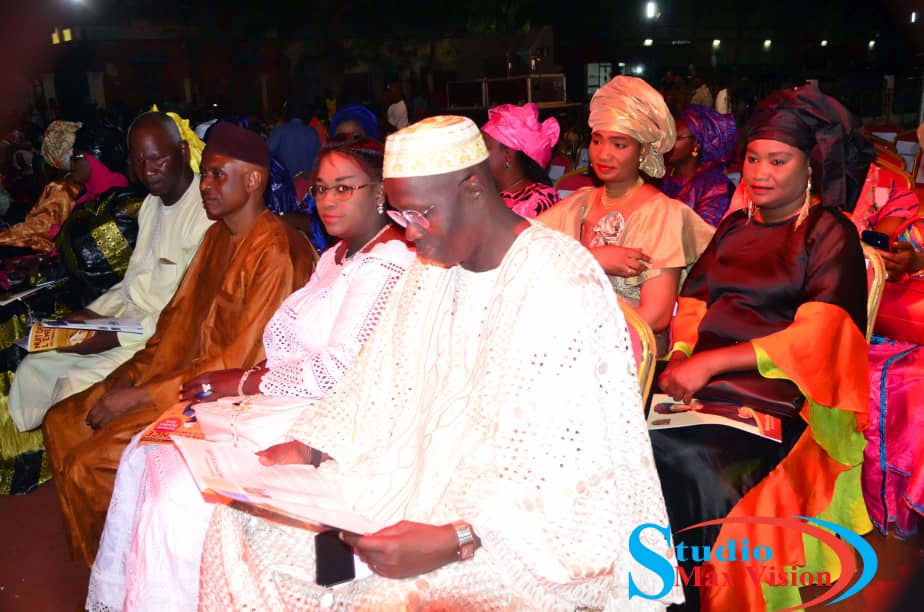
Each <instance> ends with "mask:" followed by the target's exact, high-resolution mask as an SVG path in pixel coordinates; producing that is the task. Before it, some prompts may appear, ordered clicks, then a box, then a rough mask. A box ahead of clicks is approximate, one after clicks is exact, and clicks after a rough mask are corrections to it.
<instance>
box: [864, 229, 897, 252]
mask: <svg viewBox="0 0 924 612" xmlns="http://www.w3.org/2000/svg"><path fill="white" fill-rule="evenodd" d="M860 240H862V241H863V242H865V243H866V244H868V245H870V246H871V247H874V248H877V249H879V250H880V251H888V250H891V245H889V235H888V234H883V233H882V232H874V231H873V230H863V233H862V234H861V235H860Z"/></svg>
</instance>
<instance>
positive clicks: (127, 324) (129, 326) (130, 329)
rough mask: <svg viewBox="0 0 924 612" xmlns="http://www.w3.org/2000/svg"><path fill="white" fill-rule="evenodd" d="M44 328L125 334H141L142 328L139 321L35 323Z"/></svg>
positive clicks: (106, 320) (95, 320)
mask: <svg viewBox="0 0 924 612" xmlns="http://www.w3.org/2000/svg"><path fill="white" fill-rule="evenodd" d="M36 325H42V326H44V327H54V328H59V329H90V330H93V331H112V332H121V333H126V334H143V333H144V327H143V326H142V325H141V321H137V320H135V319H107V318H100V319H84V320H83V321H65V320H64V319H56V320H53V321H50V320H49V321H42V322H41V323H36Z"/></svg>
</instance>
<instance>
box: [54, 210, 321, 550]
mask: <svg viewBox="0 0 924 612" xmlns="http://www.w3.org/2000/svg"><path fill="white" fill-rule="evenodd" d="M308 244H309V243H308V241H307V240H306V239H305V238H304V237H303V236H301V235H300V234H298V233H297V232H295V231H294V230H292V229H290V228H288V227H287V226H286V225H285V224H283V222H282V221H280V220H279V219H278V218H277V217H276V216H274V215H273V214H272V213H270V212H269V211H265V212H263V213H262V214H261V215H260V217H259V218H258V219H257V222H256V224H255V225H254V227H253V228H252V229H251V230H250V232H248V233H247V234H246V235H243V236H233V235H232V234H231V233H230V232H229V231H228V229H227V226H226V225H225V224H224V223H215V224H214V225H213V226H212V227H211V228H210V229H209V231H208V232H207V233H206V235H205V238H204V239H203V241H202V244H201V245H200V247H199V250H198V252H197V253H196V256H195V258H194V259H193V261H192V263H191V264H190V265H189V268H188V270H187V271H186V274H185V276H184V277H183V280H182V282H181V283H180V287H179V289H177V292H176V294H175V295H174V296H173V299H171V300H170V303H168V304H167V306H166V307H165V308H164V310H163V311H162V313H161V315H160V319H159V320H158V322H157V329H156V331H155V332H154V335H153V336H152V337H151V339H150V340H149V341H148V343H147V345H146V346H145V348H144V349H142V350H141V351H139V352H138V353H136V354H135V355H134V356H133V357H132V358H131V359H130V360H129V361H127V362H126V363H125V364H123V365H122V366H120V367H119V368H118V369H116V370H115V371H114V372H112V374H110V375H109V376H108V377H107V378H106V379H105V380H103V381H101V382H99V383H97V384H96V385H93V386H92V387H90V388H89V389H87V390H86V391H83V392H81V393H78V394H77V395H74V396H71V397H69V398H67V399H65V400H63V401H61V402H59V403H58V404H56V405H55V406H53V407H52V409H51V410H50V411H49V413H48V415H47V417H46V418H45V423H44V425H43V428H42V429H43V432H44V434H45V446H46V451H47V453H48V457H49V460H50V463H51V466H52V469H53V472H54V478H55V481H56V483H57V490H58V498H59V501H60V502H61V508H62V510H63V512H64V517H65V523H66V526H67V533H68V539H69V543H70V547H71V553H72V555H73V556H74V557H82V558H83V559H84V560H85V561H86V562H87V564H92V562H93V559H94V557H95V556H96V549H97V546H98V544H99V537H100V535H101V534H102V529H103V524H104V521H105V517H106V511H107V509H108V506H109V498H110V496H111V495H112V488H113V485H114V482H115V473H116V469H117V468H118V465H119V458H120V457H121V454H122V450H123V449H124V448H125V446H126V445H127V444H128V442H129V441H130V440H131V438H132V436H134V435H135V434H136V433H138V432H139V431H140V430H141V429H143V428H144V427H145V426H147V425H148V424H150V423H151V421H153V420H154V419H155V418H156V417H157V416H158V415H159V414H160V413H161V412H163V411H164V410H165V409H166V408H168V407H169V406H170V405H171V404H173V403H174V402H176V398H177V392H178V390H179V387H180V383H181V382H183V381H186V380H189V379H191V378H193V377H195V376H197V375H199V374H202V373H204V372H209V371H212V370H223V369H230V368H249V367H251V366H253V365H254V364H256V363H258V362H260V361H261V360H262V359H263V358H264V354H263V343H262V334H263V328H264V327H265V325H266V323H267V322H268V321H269V319H270V317H271V316H272V315H273V313H274V312H275V311H276V309H277V308H278V307H279V305H280V304H281V303H282V301H283V300H284V299H285V298H286V297H288V296H289V294H291V293H292V292H293V291H294V290H295V289H297V288H299V287H301V286H303V285H304V284H305V283H306V282H307V280H308V277H309V276H310V274H311V272H312V271H313V268H314V264H313V261H312V256H311V250H310V248H309V246H308ZM119 378H126V379H128V380H130V381H132V383H133V385H134V386H135V387H144V388H145V389H146V390H147V391H148V393H149V394H150V395H151V397H152V400H153V401H151V402H149V403H147V404H144V405H142V406H139V407H138V408H136V409H135V410H132V411H130V412H128V413H125V414H123V415H121V416H120V417H118V418H116V419H114V420H113V421H111V422H110V423H108V424H107V425H106V426H104V427H102V428H100V429H98V430H93V429H90V428H89V427H88V426H87V425H86V423H85V419H86V416H87V414H88V412H89V411H90V410H91V409H92V408H93V406H94V405H95V404H96V401H97V400H98V399H99V398H100V397H102V396H103V395H104V394H105V393H106V392H107V390H108V389H109V388H111V387H112V386H113V383H114V381H115V380H117V379H119Z"/></svg>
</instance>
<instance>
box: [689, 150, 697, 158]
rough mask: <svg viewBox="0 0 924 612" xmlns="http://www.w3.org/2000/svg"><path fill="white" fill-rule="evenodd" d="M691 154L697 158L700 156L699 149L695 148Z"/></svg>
mask: <svg viewBox="0 0 924 612" xmlns="http://www.w3.org/2000/svg"><path fill="white" fill-rule="evenodd" d="M690 155H692V156H693V159H696V158H697V157H699V149H693V152H692V153H690Z"/></svg>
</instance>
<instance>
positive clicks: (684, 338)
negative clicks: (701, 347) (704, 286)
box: [671, 296, 706, 357]
mask: <svg viewBox="0 0 924 612" xmlns="http://www.w3.org/2000/svg"><path fill="white" fill-rule="evenodd" d="M704 316H706V302H704V301H702V300H699V299H697V298H691V297H683V296H681V297H679V298H677V314H676V316H674V318H673V320H672V321H671V352H673V351H675V350H684V352H686V351H690V350H692V349H693V347H695V346H696V341H697V340H699V324H700V322H701V321H702V320H703V317H704ZM678 343H682V344H683V345H684V349H681V348H680V347H678V346H677V344H678ZM689 356H690V355H689V353H687V357H689Z"/></svg>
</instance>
